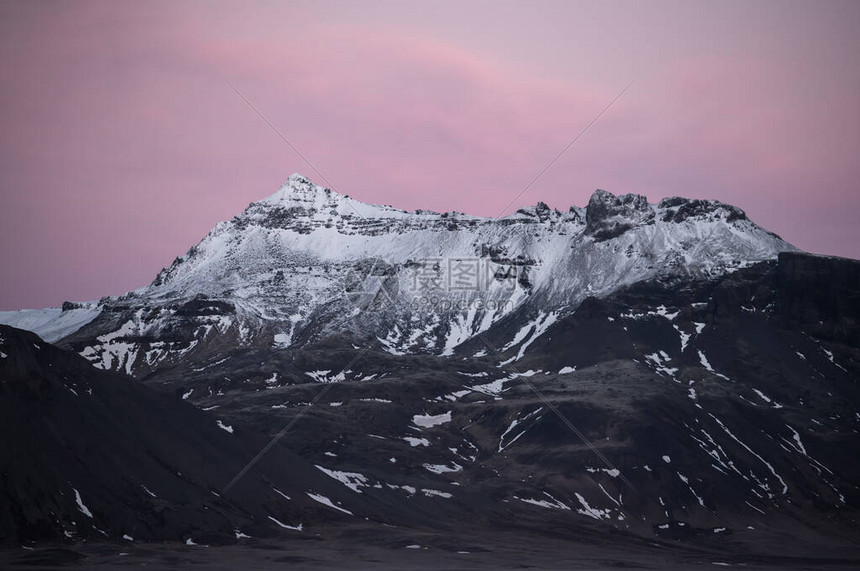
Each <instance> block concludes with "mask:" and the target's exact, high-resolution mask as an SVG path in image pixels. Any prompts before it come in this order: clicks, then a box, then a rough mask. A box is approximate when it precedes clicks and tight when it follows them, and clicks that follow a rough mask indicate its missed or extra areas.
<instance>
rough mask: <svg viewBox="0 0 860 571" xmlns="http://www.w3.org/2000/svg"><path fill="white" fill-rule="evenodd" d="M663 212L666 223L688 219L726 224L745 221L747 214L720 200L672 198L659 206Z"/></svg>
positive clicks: (666, 199) (664, 200) (661, 202)
mask: <svg viewBox="0 0 860 571" xmlns="http://www.w3.org/2000/svg"><path fill="white" fill-rule="evenodd" d="M657 208H658V209H660V210H663V211H664V212H663V213H662V219H663V221H664V222H683V221H684V220H687V219H688V218H709V219H712V220H713V219H719V218H721V219H724V220H725V221H726V222H734V221H735V220H745V219H746V217H747V215H746V213H745V212H744V211H743V210H741V209H740V208H738V207H737V206H732V205H731V204H725V203H722V202H720V201H718V200H699V199H689V198H682V197H680V196H672V197H669V198H664V199H663V200H661V201H660V203H659V204H658V205H657Z"/></svg>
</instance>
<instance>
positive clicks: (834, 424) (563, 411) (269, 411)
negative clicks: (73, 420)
mask: <svg viewBox="0 0 860 571" xmlns="http://www.w3.org/2000/svg"><path fill="white" fill-rule="evenodd" d="M858 276H860V264H858V263H857V262H854V261H850V260H838V259H829V258H820V257H815V256H808V255H801V254H786V255H783V256H781V257H780V259H779V261H778V262H768V263H762V264H758V265H755V266H752V267H750V268H747V269H745V270H741V271H738V272H736V273H733V274H730V275H728V276H725V277H723V278H719V279H716V280H712V281H683V280H679V279H676V280H674V281H665V282H661V281H649V282H641V283H638V284H634V285H632V286H630V287H628V288H626V289H625V290H623V291H621V292H618V293H617V294H615V295H612V296H609V297H606V298H603V299H596V298H591V299H588V300H586V301H585V302H584V303H583V304H582V305H581V306H580V307H579V308H578V309H577V311H576V312H575V313H574V314H573V315H571V316H570V317H566V318H564V319H562V320H560V321H558V322H557V323H555V324H553V325H552V326H550V327H549V328H548V329H547V330H546V332H545V333H544V334H543V335H542V336H540V337H537V338H536V340H535V341H534V342H533V343H532V344H531V345H530V346H529V347H528V348H527V350H525V351H524V352H523V353H522V356H521V358H519V359H517V358H516V357H517V356H518V353H519V351H520V348H519V347H516V346H514V347H513V348H511V349H509V350H507V351H503V352H502V353H503V354H502V355H501V356H499V355H498V354H496V353H494V351H493V349H492V348H490V347H488V346H487V345H486V344H484V342H483V340H475V341H473V342H470V343H469V344H467V345H466V346H464V347H463V348H462V350H461V351H460V353H459V354H457V355H454V356H452V357H449V358H441V357H435V356H429V355H424V356H418V355H412V356H396V355H391V354H388V353H386V352H384V351H381V350H379V349H378V348H371V349H369V350H367V351H366V352H363V351H361V350H360V348H358V349H357V348H354V347H353V345H352V342H353V341H354V340H352V339H347V338H330V339H328V340H326V341H325V342H324V343H319V344H316V345H313V346H307V347H303V348H302V349H301V350H293V349H283V350H272V349H269V348H266V349H260V350H242V351H236V352H229V351H228V352H223V353H221V354H219V355H217V356H213V357H212V358H211V360H210V361H208V362H203V363H193V364H187V365H185V366H183V367H177V368H171V369H164V370H161V371H157V372H155V373H154V374H152V375H150V376H149V377H148V378H147V382H148V383H152V384H156V385H159V386H166V387H171V388H172V389H173V390H174V391H175V392H176V394H177V395H182V394H187V393H188V392H189V391H192V392H191V396H190V398H189V400H191V401H193V402H195V403H196V404H198V405H199V406H201V407H207V408H208V407H212V406H217V407H219V408H218V409H217V410H218V412H219V414H221V415H222V416H223V417H224V418H228V419H230V422H237V423H238V422H242V421H244V422H248V423H251V424H253V425H254V426H255V427H258V428H259V429H260V430H262V431H265V432H268V433H269V434H275V433H276V432H277V431H278V430H280V428H281V427H282V426H283V425H284V423H285V422H287V421H289V420H291V419H295V418H297V416H298V415H299V414H303V411H304V410H305V406H306V404H307V403H309V402H311V401H314V400H315V399H318V400H317V401H316V404H315V406H314V407H313V408H312V409H311V410H310V412H307V413H306V414H303V416H301V418H300V419H299V420H298V422H297V423H296V424H295V426H294V428H293V429H292V430H291V431H290V432H289V433H288V434H287V435H286V436H285V437H284V439H283V441H282V444H283V445H284V446H286V447H287V448H289V449H291V450H294V451H296V452H297V453H299V454H300V455H301V456H302V457H304V458H306V459H308V460H310V461H311V462H312V463H313V464H317V465H319V466H322V467H324V468H326V469H327V470H329V471H340V472H346V473H350V474H352V480H351V482H352V485H353V488H354V491H352V492H351V493H354V494H356V495H358V494H359V492H360V493H361V496H362V497H365V498H368V499H372V502H371V503H369V504H367V505H366V508H365V509H366V511H357V512H356V516H367V517H371V518H385V519H386V520H387V521H390V522H391V523H397V524H400V525H409V526H417V525H429V526H435V527H437V528H439V529H448V530H452V531H457V532H459V533H463V532H464V530H469V529H484V530H487V529H506V530H522V531H525V530H528V532H529V533H537V534H541V535H548V536H555V537H567V538H569V539H572V540H574V539H576V538H579V539H582V538H584V537H591V536H592V535H591V534H595V533H603V532H605V531H610V530H611V531H612V532H613V534H614V535H613V537H615V538H616V539H617V538H619V537H627V538H628V540H631V541H632V540H633V539H634V538H636V537H638V538H640V539H648V540H649V541H658V542H669V543H674V542H688V543H690V544H695V545H699V546H701V547H702V548H703V549H714V550H718V551H719V550H722V551H727V552H749V551H761V552H770V553H772V554H777V553H783V554H789V553H793V554H809V553H814V552H816V551H818V550H820V549H821V548H822V547H823V546H826V547H827V549H829V550H833V551H832V552H833V553H836V552H837V551H836V550H837V548H840V547H841V548H843V549H847V550H848V552H850V553H854V554H856V552H857V545H858V543H860V537H858V535H857V528H858V526H857V518H858V508H860V490H858V482H860V436H858V420H860V384H858V379H860V348H858V343H857V331H858V323H860V320H858V317H860V306H858V303H857V300H858V292H860V284H858ZM824 292H826V293H824ZM522 326H523V320H517V319H516V316H513V317H512V318H511V323H507V322H502V323H500V324H499V326H498V327H497V328H494V329H492V330H491V331H489V332H488V333H487V334H486V336H485V337H486V338H487V339H488V340H489V341H490V343H491V344H492V345H493V346H495V347H499V348H502V347H504V346H505V343H506V342H507V341H509V340H510V339H511V338H512V337H514V336H515V335H516V334H517V332H518V330H519V329H520V328H521V327H522ZM481 354H484V356H474V355H481ZM320 395H321V396H320ZM553 409H555V410H553ZM556 412H558V413H559V414H560V415H561V417H563V419H562V418H561V417H560V416H559V415H557V414H556ZM574 429H575V430H574ZM577 431H578V432H579V433H580V434H581V435H582V436H585V438H586V439H587V440H588V441H589V443H590V444H591V445H593V447H594V448H592V447H591V446H590V445H589V444H586V443H585V442H583V440H582V439H581V437H580V434H577ZM595 449H596V450H597V451H599V455H598V453H597V452H596V451H595ZM604 459H605V460H608V463H607V462H606V461H605V460H604ZM416 513H420V514H422V516H423V517H421V518H417V519H416V518H415V514H416ZM842 553H843V554H844V553H845V552H844V551H843V552H842Z"/></svg>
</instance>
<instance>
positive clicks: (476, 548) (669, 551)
mask: <svg viewBox="0 0 860 571" xmlns="http://www.w3.org/2000/svg"><path fill="white" fill-rule="evenodd" d="M769 543H770V545H757V546H754V547H752V548H750V546H745V547H744V548H743V551H741V552H734V551H722V552H721V551H715V550H713V549H710V548H700V547H697V546H695V545H690V544H683V543H674V544H672V543H662V544H658V543H639V544H637V543H636V542H631V543H630V544H624V543H619V542H618V540H617V538H612V537H610V536H608V535H607V541H606V543H605V544H604V545H595V544H586V543H577V542H572V541H567V540H560V539H554V538H547V537H543V536H530V535H526V534H522V533H490V532H487V531H479V532H477V533H475V534H474V535H470V536H466V535H459V536H452V535H451V534H450V533H438V532H432V531H431V532H427V531H412V530H403V529H386V530H382V529H379V528H374V529H368V528H353V529H344V530H340V531H339V532H336V534H332V535H331V536H329V537H323V536H320V535H307V536H304V537H302V538H295V539H292V538H289V539H282V538H278V539H271V540H256V539H250V540H247V542H246V543H244V544H242V545H231V546H203V545H191V546H189V545H182V544H178V543H152V544H143V543H135V544H128V543H125V544H117V543H107V542H105V543H100V542H89V543H79V544H76V545H69V544H57V545H50V544H44V545H40V546H37V547H35V548H33V550H25V549H21V548H18V549H6V550H2V551H0V567H2V568H4V569H16V568H19V569H59V568H69V567H71V568H75V567H86V568H88V569H103V570H108V569H120V568H122V569H125V568H128V567H144V568H146V569H154V570H168V569H176V568H179V567H185V566H189V567H195V568H197V569H207V570H208V569H212V570H225V571H226V570H231V569H244V570H249V571H250V570H268V569H282V568H289V569H291V570H292V569H296V570H300V569H314V570H323V571H325V570H334V569H351V570H356V569H380V570H407V569H417V570H431V569H462V570H469V569H535V570H562V569H577V570H583V571H587V570H604V569H666V570H682V569H714V568H724V567H730V568H731V567H735V568H741V569H744V570H777V569H798V570H800V569H803V570H812V569H823V570H826V569H833V570H837V569H857V568H858V566H860V551H857V550H853V551H852V550H851V549H847V550H846V551H844V552H841V551H839V550H835V551H834V550H832V549H828V550H826V551H824V550H815V549H812V550H811V551H810V552H809V553H808V554H806V555H798V554H793V555H791V556H777V555H756V554H751V552H752V551H755V552H759V553H771V554H773V553H779V552H780V551H781V548H783V547H785V548H787V549H790V547H789V546H785V545H780V544H779V543H780V542H779V540H777V539H774V540H772V541H770V542H769Z"/></svg>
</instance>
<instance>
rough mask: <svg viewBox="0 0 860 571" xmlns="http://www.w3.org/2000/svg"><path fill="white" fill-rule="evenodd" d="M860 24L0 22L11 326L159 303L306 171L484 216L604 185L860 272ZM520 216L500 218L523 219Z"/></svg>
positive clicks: (143, 13)
mask: <svg viewBox="0 0 860 571" xmlns="http://www.w3.org/2000/svg"><path fill="white" fill-rule="evenodd" d="M858 29H860V3H858V2H852V1H847V2H839V1H827V2H788V1H779V2H747V1H744V2H733V1H719V2H713V3H711V2H691V1H678V2H602V3H577V2H570V1H559V2H498V1H494V2H465V3H462V2H403V1H399V2H384V1H383V2H373V3H361V2H320V1H315V2H259V3H238V2H235V3H212V2H164V3H160V2H104V3H102V2H74V3H72V2H57V3H55V2H38V1H36V2H3V3H2V4H0V69H2V82H3V86H2V87H3V88H2V91H0V127H2V128H0V147H2V152H0V189H2V194H0V267H2V268H3V270H2V273H0V309H16V308H20V307H43V306H56V305H58V304H60V303H61V302H62V301H63V300H66V299H72V300H86V299H97V298H99V297H101V296H104V295H116V294H120V293H123V292H125V291H127V290H130V289H134V288H137V287H140V286H142V285H145V284H146V283H148V282H150V281H151V280H152V279H153V277H154V276H155V274H156V273H157V272H158V270H159V269H161V268H162V267H163V266H166V265H169V264H170V262H171V261H172V260H173V258H175V257H176V256H178V255H181V254H182V253H184V252H185V251H186V250H187V249H188V247H190V246H191V245H192V244H194V243H196V242H197V241H198V240H199V239H200V238H202V237H203V236H204V235H205V234H206V232H208V230H209V229H210V228H211V227H212V226H213V225H214V224H215V223H216V222H218V221H219V220H225V219H229V218H231V217H232V216H234V215H235V214H237V213H238V212H240V211H241V210H242V209H244V208H245V207H246V206H247V205H248V203H249V202H252V201H255V200H259V199H261V198H263V197H265V196H267V195H269V194H271V193H273V192H275V191H276V190H277V189H278V188H279V186H280V184H281V183H282V182H283V181H284V180H285V179H286V178H287V177H288V176H289V175H290V174H291V173H293V172H301V173H303V174H306V175H308V176H310V177H311V178H313V179H314V180H315V181H316V182H318V183H323V181H322V180H320V179H319V177H317V176H316V175H315V174H314V173H313V171H312V170H311V169H310V168H309V167H308V166H307V165H306V164H305V163H304V162H303V161H302V160H301V158H299V157H298V156H297V155H296V154H295V153H294V152H293V151H292V150H291V149H290V148H289V147H288V146H287V145H285V144H284V143H283V141H281V140H280V139H278V137H277V135H275V134H274V133H273V132H272V131H271V130H270V129H269V128H268V127H267V126H266V125H265V124H264V123H263V122H262V121H261V120H260V118H259V117H257V116H256V115H255V114H254V112H253V111H252V110H250V109H249V108H248V107H247V106H246V105H245V103H244V102H242V100H241V99H240V98H239V97H238V96H237V95H236V94H235V93H234V92H233V91H232V90H231V89H230V87H229V86H228V85H227V83H226V81H229V82H230V83H232V84H233V85H234V86H235V87H236V88H237V89H238V90H239V91H241V92H242V94H243V95H244V96H245V97H247V98H248V99H249V100H250V101H251V102H252V103H253V104H254V105H255V106H256V107H257V108H258V109H259V110H260V111H261V112H262V113H263V115H264V116H265V117H266V118H267V119H268V120H269V121H270V122H271V123H272V124H274V125H275V126H276V127H277V128H278V129H279V130H280V131H281V133H283V135H284V136H285V137H286V138H287V139H289V140H290V142H292V143H293V145H295V146H296V147H297V148H298V149H299V150H300V151H301V152H302V154H304V155H305V157H307V158H308V159H309V160H310V161H311V162H312V163H313V164H314V166H316V167H317V168H318V169H319V170H320V172H322V173H323V175H325V177H326V178H327V179H328V180H329V181H331V183H332V184H333V185H334V187H335V189H336V190H338V191H339V192H342V193H344V194H349V195H351V196H353V197H355V198H358V199H360V200H364V201H366V202H376V203H384V204H393V205H395V206H397V207H400V208H404V209H409V210H411V209H415V208H429V209H434V210H459V211H465V212H469V213H473V214H479V215H487V216H495V215H497V214H499V211H500V210H501V209H502V207H504V206H505V204H507V203H508V202H509V201H510V200H511V199H512V198H513V197H514V196H516V194H517V193H518V192H519V191H520V190H522V189H523V187H524V186H525V185H526V184H527V183H528V182H529V181H530V180H531V179H532V178H533V177H534V176H535V175H536V174H537V173H538V172H539V171H540V170H541V169H542V168H543V167H544V166H545V165H546V164H547V163H548V162H549V161H550V160H551V159H552V158H553V157H554V156H555V155H556V154H557V153H558V152H559V151H560V150H561V149H562V148H563V147H564V146H565V145H566V144H567V143H568V142H569V141H570V140H571V139H572V138H573V137H574V136H575V135H576V134H577V133H578V132H579V131H580V130H581V129H582V128H583V127H584V126H585V125H586V124H587V123H588V122H589V121H591V120H592V119H593V118H594V116H595V115H597V113H598V112H599V111H600V110H601V109H602V108H603V107H604V106H605V105H606V104H607V103H608V102H609V101H610V100H612V98H613V97H615V95H617V93H618V92H619V91H620V90H621V89H622V88H623V87H624V86H625V85H627V84H628V83H629V82H630V81H631V80H632V79H634V78H635V79H636V83H635V84H634V85H633V87H631V88H630V89H629V90H628V91H627V93H626V94H625V95H624V96H623V97H622V98H621V99H619V100H618V102H617V103H616V104H615V105H614V106H613V107H612V108H611V109H610V110H609V111H608V112H607V113H606V114H605V115H604V116H603V117H602V118H601V119H600V120H599V121H598V122H597V123H595V124H594V126H593V127H592V128H591V129H590V130H589V131H588V132H587V133H586V134H585V135H584V136H583V137H582V138H581V139H580V140H579V141H578V142H577V143H576V144H575V145H574V146H573V147H571V148H570V150H569V151H568V152H567V153H566V154H565V155H564V156H563V157H562V158H561V159H560V160H559V161H558V162H557V163H556V164H555V165H554V166H553V167H552V168H551V169H550V170H549V171H547V172H546V173H545V174H544V175H543V177H541V178H540V180H539V181H538V182H537V183H535V184H534V186H533V187H532V188H531V189H530V190H529V191H528V192H527V193H526V194H525V195H524V196H523V197H522V198H520V199H519V200H518V201H517V202H516V203H515V204H514V206H513V207H512V208H516V207H519V206H522V205H525V204H534V203H535V202H537V201H538V200H542V201H544V202H547V203H548V204H549V205H550V206H554V207H557V208H565V209H566V208H567V207H569V206H570V205H572V204H577V205H584V204H585V203H586V201H587V200H588V197H589V196H590V194H591V192H592V191H593V190H594V189H595V188H605V189H607V190H610V191H612V192H615V193H625V192H636V193H640V194H645V195H647V196H648V197H649V199H650V200H651V201H652V202H656V201H657V200H659V199H660V198H662V197H665V196H673V195H682V196H687V197H695V198H716V199H719V200H722V201H725V202H729V203H732V204H735V205H737V206H740V207H741V208H743V209H744V210H746V211H747V214H748V215H749V216H750V217H751V218H752V219H753V220H754V221H755V222H757V223H759V224H760V225H762V226H764V227H766V228H768V229H769V230H772V231H774V232H776V233H778V234H780V235H781V236H782V237H783V238H785V239H786V240H788V241H789V242H791V243H793V244H795V245H796V246H798V247H800V248H803V249H805V250H809V251H812V252H819V253H827V254H836V255H842V256H850V257H854V258H858V257H860V223H858V222H857V219H858V216H860V188H858V183H857V181H858V179H860V160H858V156H860V106H858V101H860V65H857V57H858V54H860V34H857V32H856V30H858ZM509 212H510V210H509Z"/></svg>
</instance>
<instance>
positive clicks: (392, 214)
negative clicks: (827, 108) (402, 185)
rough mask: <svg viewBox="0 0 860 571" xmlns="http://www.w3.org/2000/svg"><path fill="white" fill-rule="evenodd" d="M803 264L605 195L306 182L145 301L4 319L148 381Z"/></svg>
mask: <svg viewBox="0 0 860 571" xmlns="http://www.w3.org/2000/svg"><path fill="white" fill-rule="evenodd" d="M792 250H794V248H793V247H792V246H791V245H789V244H787V243H786V242H784V241H783V240H781V239H780V238H779V237H778V236H776V235H774V234H771V233H770V232H767V231H766V230H763V229H761V228H759V227H758V226H756V225H755V224H753V223H752V222H750V221H749V220H748V219H747V218H746V216H745V214H744V213H743V211H742V210H740V209H738V208H736V207H733V206H729V205H726V204H722V203H720V202H717V201H706V200H687V199H683V198H668V199H664V200H662V201H660V203H659V204H656V205H652V204H648V202H647V200H646V199H645V197H643V196H639V195H629V194H628V195H623V196H620V197H615V196H614V195H612V194H610V193H608V192H606V191H603V190H598V191H596V192H595V193H594V194H593V195H592V197H591V199H590V200H589V203H588V205H587V207H586V208H578V207H571V209H570V210H569V211H567V212H559V211H558V210H552V209H550V208H549V207H547V206H546V205H545V204H543V203H538V205H537V206H534V207H529V208H524V209H522V210H519V211H518V212H516V213H515V214H513V215H511V216H508V217H505V218H501V219H498V220H495V219H490V218H478V217H474V216H468V215H464V214H459V213H443V214H439V213H433V212H427V211H417V212H413V213H409V212H404V211H401V210H397V209H395V208H392V207H388V206H377V205H369V204H364V203H361V202H359V201H356V200H354V199H351V198H349V197H347V196H343V195H340V194H338V193H336V192H333V191H331V190H328V189H325V188H322V187H320V186H316V185H314V184H313V183H311V182H310V181H309V180H307V179H306V178H304V177H302V176H300V175H293V176H291V177H290V179H289V180H288V181H287V183H286V184H285V185H284V186H283V188H281V189H280V190H279V191H278V192H276V193H275V194H273V195H272V196H270V197H268V198H266V199H264V200H261V201H260V202H256V203H253V204H251V205H250V206H249V207H248V208H247V209H246V210H245V211H244V212H243V213H241V214H240V215H238V216H236V217H235V218H234V219H232V220H230V221H228V222H222V223H219V224H218V225H217V226H216V227H215V228H214V229H213V230H212V231H211V232H210V233H209V234H208V235H207V236H206V237H205V238H204V239H203V240H202V241H201V242H200V243H199V244H197V245H196V246H194V247H193V248H191V249H190V250H189V251H188V252H187V253H186V254H185V255H184V256H182V257H180V258H177V259H176V260H175V261H174V263H173V264H172V265H171V266H170V267H169V268H165V269H164V270H163V271H161V272H160V273H159V274H158V276H157V277H156V278H155V280H154V281H153V282H152V283H151V284H150V285H149V286H147V287H144V288H142V289H139V290H136V291H133V292H130V293H128V294H127V295H124V296H121V297H119V298H107V299H103V300H102V301H100V302H98V303H88V304H82V305H75V304H68V305H67V306H65V307H64V311H62V312H58V311H54V312H53V313H51V312H44V311H43V312H41V313H39V312H35V313H33V312H31V313H27V312H16V313H7V314H5V315H0V319H2V320H3V321H5V322H8V323H10V324H11V325H19V326H23V327H29V328H31V329H33V330H34V331H36V332H39V333H42V334H44V335H45V336H46V338H47V339H49V340H52V341H53V340H59V339H61V338H62V339H64V344H65V345H66V346H69V347H73V348H75V349H76V350H78V351H79V352H81V354H82V355H83V356H85V357H86V358H87V359H89V360H90V361H91V362H93V363H94V364H95V365H96V366H98V367H101V368H106V369H117V370H124V371H126V372H129V373H133V374H136V375H145V374H147V373H149V372H151V371H153V370H155V369H158V368H159V367H161V366H168V365H170V364H171V363H175V362H177V361H179V360H187V359H189V358H190V359H197V358H200V357H205V347H206V346H207V344H208V343H207V341H208V340H211V339H212V338H215V337H217V338H219V339H223V338H224V337H225V336H226V337H228V338H229V339H230V342H231V343H232V344H234V345H238V346H248V347H250V346H269V347H291V346H292V347H301V346H303V345H306V344H308V343H313V342H316V341H319V340H321V339H324V338H326V337H330V336H332V335H347V336H349V337H350V338H351V339H352V341H353V342H354V343H356V344H359V345H364V344H366V343H368V342H371V341H375V340H377V339H378V340H380V342H382V343H383V344H384V345H385V347H386V348H387V350H389V351H390V352H392V353H396V354H401V353H429V354H442V355H451V354H454V353H455V352H456V351H457V348H458V347H459V346H461V345H462V344H463V343H464V342H466V341H467V340H469V339H473V338H474V337H475V336H476V335H477V334H479V333H483V332H487V331H489V330H490V329H492V328H493V327H496V326H498V325H499V324H500V323H502V322H503V321H504V320H505V318H506V317H507V318H510V317H512V316H515V317H514V319H515V320H522V319H528V320H534V319H537V320H539V321H540V322H541V324H542V325H541V327H545V326H546V325H548V324H549V323H551V322H554V321H556V320H558V319H560V318H562V317H564V316H565V315H569V314H570V313H572V312H573V311H574V310H575V309H576V307H577V305H578V304H579V303H581V302H582V301H583V300H584V299H585V298H586V297H589V296H604V295H607V294H609V293H611V292H613V291H616V290H618V289H619V288H621V287H623V286H625V285H629V284H631V283H635V282H637V281H641V280H644V279H652V278H657V277H661V278H677V279H696V278H706V277H716V276H720V275H723V274H725V273H727V272H730V271H733V270H735V269H737V268H739V267H744V266H746V265H749V264H751V263H755V262H759V261H762V260H768V259H774V258H775V257H776V255H777V253H779V252H781V251H792ZM40 318H41V319H44V320H45V322H44V323H39V322H38V320H39V319H40ZM28 321H29V323H28ZM76 328H80V329H79V330H78V331H77V332H75V329H76ZM70 334H71V335H70ZM201 352H202V353H201Z"/></svg>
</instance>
